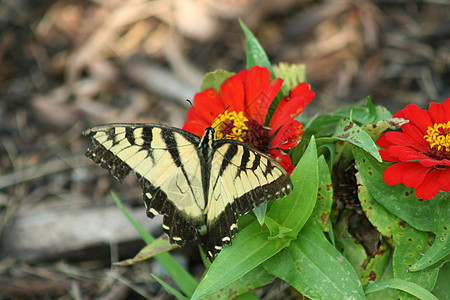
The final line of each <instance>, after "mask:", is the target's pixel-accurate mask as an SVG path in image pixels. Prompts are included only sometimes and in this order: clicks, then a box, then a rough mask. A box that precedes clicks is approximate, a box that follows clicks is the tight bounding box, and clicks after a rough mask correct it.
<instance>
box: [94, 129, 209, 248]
mask: <svg viewBox="0 0 450 300" xmlns="http://www.w3.org/2000/svg"><path fill="white" fill-rule="evenodd" d="M85 134H86V135H88V136H90V137H91V144H90V146H89V148H88V150H87V152H86V156H88V157H90V158H92V159H93V160H94V161H95V162H96V163H98V164H100V165H101V166H102V167H103V168H105V169H106V170H108V171H109V172H110V173H111V174H112V175H113V176H114V177H116V178H117V179H119V180H120V181H122V180H123V179H124V178H125V177H126V176H127V175H128V173H129V172H130V171H131V170H133V171H134V172H135V174H136V176H137V177H138V179H139V183H140V185H141V187H142V188H143V197H144V203H145V204H146V207H147V214H148V215H149V217H153V216H154V215H156V214H159V213H161V214H164V215H165V217H164V225H163V228H164V230H165V231H166V232H167V233H168V234H169V237H170V239H171V241H172V242H177V243H178V244H180V245H184V244H185V243H188V242H191V241H195V240H196V239H197V234H196V226H197V225H198V224H203V223H204V221H203V215H204V213H203V210H204V207H205V203H204V196H203V188H202V185H201V181H200V180H199V176H198V173H199V172H200V163H199V159H198V156H197V151H196V149H197V146H198V143H199V141H200V139H199V138H198V137H197V136H195V135H193V134H190V133H187V132H185V131H182V130H180V129H176V128H172V127H166V126H159V125H143V124H110V125H103V126H98V127H95V128H92V129H90V130H88V131H87V132H85Z"/></svg>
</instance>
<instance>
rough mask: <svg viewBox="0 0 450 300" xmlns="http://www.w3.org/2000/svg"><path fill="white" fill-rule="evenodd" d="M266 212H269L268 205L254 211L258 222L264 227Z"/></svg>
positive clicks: (262, 205) (265, 204) (264, 204)
mask: <svg viewBox="0 0 450 300" xmlns="http://www.w3.org/2000/svg"><path fill="white" fill-rule="evenodd" d="M266 211H267V203H263V204H261V205H260V206H258V207H256V208H255V209H254V210H253V213H254V214H255V216H256V219H257V220H258V222H259V224H260V225H261V226H262V225H264V219H265V217H266Z"/></svg>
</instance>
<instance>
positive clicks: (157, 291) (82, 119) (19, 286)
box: [0, 0, 450, 299]
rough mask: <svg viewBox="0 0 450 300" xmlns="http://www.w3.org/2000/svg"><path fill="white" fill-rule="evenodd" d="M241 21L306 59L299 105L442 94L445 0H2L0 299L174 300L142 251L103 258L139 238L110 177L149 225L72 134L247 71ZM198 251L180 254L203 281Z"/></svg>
mask: <svg viewBox="0 0 450 300" xmlns="http://www.w3.org/2000/svg"><path fill="white" fill-rule="evenodd" d="M238 18H241V19H242V20H243V21H244V22H245V23H246V24H247V25H248V26H249V27H250V29H251V30H253V32H254V33H255V35H256V36H257V37H258V38H259V39H260V42H261V43H262V45H263V46H264V48H265V49H266V51H267V52H268V54H269V56H270V58H271V61H272V62H273V63H278V62H283V61H286V62H291V63H304V64H306V66H307V75H308V81H309V82H310V83H311V85H312V87H313V90H314V91H315V92H316V93H317V96H316V98H315V99H314V101H313V103H312V104H311V105H310V106H309V107H308V108H307V110H306V111H305V114H307V115H308V116H313V115H314V114H317V113H319V114H320V113H326V112H329V111H332V110H335V109H338V108H341V107H343V106H345V105H350V104H352V103H355V102H357V101H359V100H361V99H363V98H365V97H366V96H368V95H370V96H371V97H372V99H373V101H374V102H375V104H379V105H385V106H387V107H388V109H389V110H390V111H391V112H395V111H397V110H398V109H401V108H403V107H404V106H405V105H406V104H409V103H415V104H417V105H419V106H421V107H423V108H425V107H427V106H428V102H429V101H430V100H434V101H437V102H443V101H444V99H445V98H446V97H449V96H450V89H449V87H450V69H449V62H450V6H449V5H448V4H446V2H445V1H401V0H397V1H363V0H362V1H296V0H281V1H269V0H260V1H257V0H240V1H238V0H227V1H212V0H201V1H195V0H186V1H183V0H174V1H166V0H155V1H143V0H134V1H132V0H126V1H123V0H113V1H70V0H61V1H48V0H39V1H26V0H14V1H12V0H6V1H2V2H0V136H1V143H0V237H1V240H0V297H1V298H14V299H29V298H59V299H74V298H75V299H86V298H102V299H129V298H142V297H147V298H152V299H168V298H170V297H169V296H167V295H166V293H165V291H164V290H163V289H162V288H161V287H160V286H159V285H158V284H157V283H156V282H155V281H154V280H153V279H152V278H151V277H150V276H149V273H150V272H151V273H156V274H158V275H159V276H161V277H163V278H164V274H163V273H162V271H160V270H159V268H160V267H158V266H157V265H156V264H155V263H154V262H148V263H142V264H138V265H135V266H133V267H127V268H125V267H121V268H112V267H111V261H117V260H120V259H126V258H129V257H131V256H133V255H134V254H135V253H136V252H137V251H138V250H139V249H140V248H141V247H142V246H143V242H141V241H140V240H139V237H138V236H137V234H136V233H135V231H134V230H133V228H131V227H127V226H126V225H125V224H128V223H127V220H126V219H125V218H124V217H123V216H122V215H121V213H120V212H119V211H118V209H117V208H116V207H115V205H114V203H113V201H112V198H111V196H110V194H109V191H110V190H111V189H113V190H115V191H116V192H117V193H118V194H119V196H120V197H121V199H122V200H123V201H124V203H125V204H126V205H127V207H128V208H129V209H130V211H132V212H133V213H134V215H136V217H137V218H139V217H141V219H140V220H141V222H143V223H145V224H147V225H146V226H148V230H150V231H151V232H153V233H154V234H155V235H158V234H159V233H160V231H159V230H160V229H159V228H158V226H159V225H158V223H157V222H156V223H152V224H153V225H152V224H150V223H151V222H150V220H147V219H146V217H145V212H144V208H143V206H142V203H141V195H140V194H141V192H140V190H139V188H138V186H137V184H136V181H135V180H134V178H130V179H129V180H126V182H125V183H123V184H118V183H117V182H115V181H114V180H113V179H112V178H111V177H110V176H109V175H108V174H107V173H106V172H104V170H102V169H101V168H99V167H97V166H95V165H94V164H93V163H92V162H90V161H88V160H87V159H86V158H85V157H84V155H83V154H84V151H85V149H86V145H87V141H86V140H85V139H84V138H82V136H81V132H82V131H83V130H85V129H87V128H89V127H90V126H93V125H95V124H100V123H105V122H156V123H163V124H170V125H174V126H178V127H179V126H182V124H183V122H184V117H185V113H186V111H187V106H188V105H187V103H186V101H185V99H192V96H193V95H194V93H195V92H196V91H198V89H199V86H200V83H201V80H202V76H203V75H204V74H205V73H206V72H208V71H212V70H215V69H218V68H223V69H227V70H230V71H239V70H240V69H243V68H245V54H244V48H243V46H244V38H243V34H242V32H241V29H240V27H239V23H238ZM154 224H156V226H155V225H154ZM125 227H126V228H125ZM195 253H196V251H195V249H188V250H187V251H181V250H177V251H176V254H177V255H179V257H180V259H181V260H183V261H185V264H186V266H187V267H189V268H190V271H191V272H192V273H193V274H195V276H197V277H199V276H201V272H202V270H203V269H202V268H201V267H199V265H200V263H199V261H198V256H197V255H196V254H195ZM278 287H279V286H278V285H276V286H274V288H278ZM267 294H270V293H267Z"/></svg>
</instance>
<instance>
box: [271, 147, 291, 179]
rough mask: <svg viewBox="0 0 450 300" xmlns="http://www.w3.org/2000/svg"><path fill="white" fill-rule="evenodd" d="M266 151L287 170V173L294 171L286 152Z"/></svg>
mask: <svg viewBox="0 0 450 300" xmlns="http://www.w3.org/2000/svg"><path fill="white" fill-rule="evenodd" d="M266 153H268V154H270V156H271V157H272V158H273V159H275V160H276V161H277V162H278V163H279V164H280V165H281V166H282V167H283V168H284V169H285V170H286V171H287V172H288V174H289V175H291V174H292V171H294V169H295V166H294V165H292V161H291V158H290V157H289V155H287V154H286V153H284V152H282V151H281V150H270V151H267V152H266Z"/></svg>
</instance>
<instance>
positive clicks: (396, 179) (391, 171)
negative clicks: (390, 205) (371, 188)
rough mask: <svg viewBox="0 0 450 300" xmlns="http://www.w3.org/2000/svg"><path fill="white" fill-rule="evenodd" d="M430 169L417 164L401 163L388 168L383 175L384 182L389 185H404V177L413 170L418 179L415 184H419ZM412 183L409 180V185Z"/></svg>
mask: <svg viewBox="0 0 450 300" xmlns="http://www.w3.org/2000/svg"><path fill="white" fill-rule="evenodd" d="M429 169H430V168H425V167H422V166H420V164H418V163H416V162H400V163H396V164H393V165H392V166H389V167H387V168H386V170H385V171H384V173H383V180H384V181H385V182H386V184H389V185H393V184H400V183H404V181H403V176H404V175H406V173H407V172H410V171H411V170H413V172H415V173H416V174H417V177H418V178H417V180H416V181H415V184H417V183H418V182H419V181H420V179H423V178H424V176H425V175H426V173H427V172H428V170H429ZM410 183H411V181H410V180H408V184H410ZM405 185H406V184H405ZM406 186H408V185H406ZM409 187H411V185H409Z"/></svg>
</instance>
